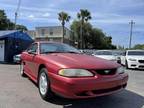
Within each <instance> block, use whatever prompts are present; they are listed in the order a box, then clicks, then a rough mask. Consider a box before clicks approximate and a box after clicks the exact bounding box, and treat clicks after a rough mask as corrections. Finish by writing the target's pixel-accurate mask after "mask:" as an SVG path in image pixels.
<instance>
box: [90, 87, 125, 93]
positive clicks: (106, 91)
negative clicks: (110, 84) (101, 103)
mask: <svg viewBox="0 0 144 108" xmlns="http://www.w3.org/2000/svg"><path fill="white" fill-rule="evenodd" d="M121 88H124V87H123V86H117V87H114V88H109V89H101V90H93V91H92V92H93V93H94V94H103V93H108V92H112V91H116V90H119V89H121Z"/></svg>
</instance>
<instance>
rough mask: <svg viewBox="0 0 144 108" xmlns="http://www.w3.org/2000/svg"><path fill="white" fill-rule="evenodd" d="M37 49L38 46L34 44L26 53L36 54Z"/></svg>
mask: <svg viewBox="0 0 144 108" xmlns="http://www.w3.org/2000/svg"><path fill="white" fill-rule="evenodd" d="M37 49H38V45H37V43H35V44H32V45H31V46H30V47H29V48H28V49H27V52H33V53H36V52H37Z"/></svg>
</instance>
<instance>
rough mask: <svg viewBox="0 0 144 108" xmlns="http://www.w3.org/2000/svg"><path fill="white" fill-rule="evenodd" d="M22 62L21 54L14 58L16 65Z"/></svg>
mask: <svg viewBox="0 0 144 108" xmlns="http://www.w3.org/2000/svg"><path fill="white" fill-rule="evenodd" d="M20 61H21V54H17V55H14V56H13V62H14V63H20Z"/></svg>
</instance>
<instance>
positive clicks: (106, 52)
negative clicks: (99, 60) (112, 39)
mask: <svg viewBox="0 0 144 108" xmlns="http://www.w3.org/2000/svg"><path fill="white" fill-rule="evenodd" d="M95 54H96V55H113V54H112V52H110V51H97V52H95Z"/></svg>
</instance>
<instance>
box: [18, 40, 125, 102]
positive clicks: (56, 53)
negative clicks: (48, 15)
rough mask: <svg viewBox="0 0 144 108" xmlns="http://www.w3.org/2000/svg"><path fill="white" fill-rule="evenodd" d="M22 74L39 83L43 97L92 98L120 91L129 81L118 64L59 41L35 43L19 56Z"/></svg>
mask: <svg viewBox="0 0 144 108" xmlns="http://www.w3.org/2000/svg"><path fill="white" fill-rule="evenodd" d="M21 59H22V62H21V71H20V72H21V76H26V75H27V76H28V77H29V78H31V79H32V80H33V81H34V82H35V83H36V84H38V88H39V93H40V95H41V97H42V98H43V99H44V100H47V99H50V98H52V97H53V96H54V94H57V95H60V96H63V97H65V98H73V99H78V98H91V97H96V96H103V95H109V94H113V93H115V92H117V91H120V90H123V89H124V88H125V87H126V85H127V81H128V75H127V74H126V73H125V72H124V68H123V67H122V66H121V65H120V64H117V63H114V62H111V61H108V60H104V59H101V58H96V57H93V56H89V55H85V54H82V53H80V52H79V51H78V50H77V49H75V48H74V47H71V46H69V45H67V44H62V43H53V42H35V43H33V44H32V45H31V46H30V47H29V48H28V49H27V50H26V51H25V52H23V53H22V55H21Z"/></svg>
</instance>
